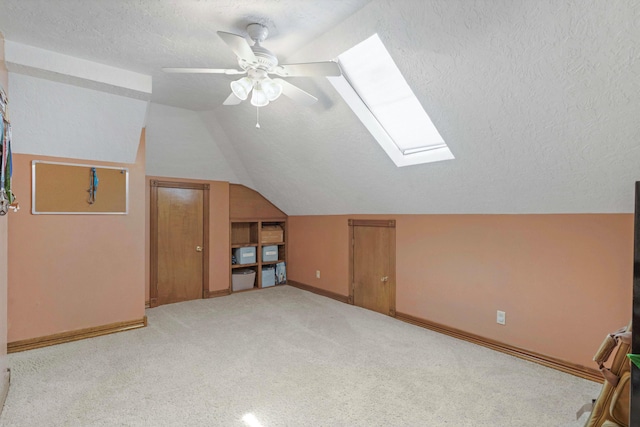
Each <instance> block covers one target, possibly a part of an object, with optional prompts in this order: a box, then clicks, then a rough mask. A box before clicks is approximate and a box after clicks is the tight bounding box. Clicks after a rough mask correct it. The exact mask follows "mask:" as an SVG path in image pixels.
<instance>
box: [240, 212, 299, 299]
mask: <svg viewBox="0 0 640 427" xmlns="http://www.w3.org/2000/svg"><path fill="white" fill-rule="evenodd" d="M272 228H275V229H276V230H273V229H272ZM279 229H281V230H282V237H281V238H277V239H276V240H274V235H278V232H277V230H279ZM230 235H231V238H230V251H231V254H232V255H233V252H234V249H237V248H247V247H254V248H255V251H256V262H255V263H251V264H233V262H232V263H231V266H230V268H231V275H230V277H231V282H230V283H229V289H230V290H231V291H232V292H233V286H232V284H233V272H234V270H236V269H240V268H249V269H252V270H254V271H255V272H256V279H255V283H254V286H253V288H252V289H261V288H262V287H263V286H262V271H263V267H267V266H275V265H276V264H279V263H282V262H285V263H286V260H287V244H286V240H287V219H286V218H276V219H272V218H269V219H264V220H263V219H231V224H230ZM265 246H277V247H278V259H277V260H274V261H264V260H263V256H262V252H263V251H262V249H263V248H264V247H265ZM278 284H281V283H278ZM236 292H237V291H236Z"/></svg>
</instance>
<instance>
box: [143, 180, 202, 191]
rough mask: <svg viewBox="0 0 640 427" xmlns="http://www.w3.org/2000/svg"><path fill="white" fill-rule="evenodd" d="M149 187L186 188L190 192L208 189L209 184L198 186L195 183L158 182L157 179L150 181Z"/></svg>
mask: <svg viewBox="0 0 640 427" xmlns="http://www.w3.org/2000/svg"><path fill="white" fill-rule="evenodd" d="M150 185H151V187H166V188H188V189H192V190H208V189H209V184H200V183H197V182H178V181H159V180H157V179H152V180H151V183H150Z"/></svg>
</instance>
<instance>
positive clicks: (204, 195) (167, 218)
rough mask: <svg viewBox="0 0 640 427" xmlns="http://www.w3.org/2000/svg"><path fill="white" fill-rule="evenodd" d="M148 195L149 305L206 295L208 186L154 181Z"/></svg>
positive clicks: (153, 305) (187, 299)
mask: <svg viewBox="0 0 640 427" xmlns="http://www.w3.org/2000/svg"><path fill="white" fill-rule="evenodd" d="M154 184H155V185H154ZM151 195H152V201H151V212H152V215H151V217H152V221H151V223H152V224H151V226H152V230H151V234H152V239H151V242H152V261H155V262H152V280H151V289H150V306H152V307H155V306H157V305H162V304H171V303H174V302H181V301H189V300H193V299H199V298H203V297H206V296H208V282H209V280H208V268H207V265H208V262H207V261H208V255H207V254H208V251H207V243H208V217H209V215H208V205H209V202H208V198H209V197H208V185H202V184H183V183H166V182H160V181H154V182H152V192H151Z"/></svg>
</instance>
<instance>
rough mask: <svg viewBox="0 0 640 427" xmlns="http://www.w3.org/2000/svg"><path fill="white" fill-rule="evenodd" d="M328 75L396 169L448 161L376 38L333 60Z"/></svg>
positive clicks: (448, 154) (443, 147) (441, 143)
mask: <svg viewBox="0 0 640 427" xmlns="http://www.w3.org/2000/svg"><path fill="white" fill-rule="evenodd" d="M338 62H339V64H340V67H341V68H342V72H343V74H344V75H343V76H340V77H327V78H328V79H329V81H330V82H331V84H332V85H333V86H334V87H335V88H336V90H337V91H338V93H340V95H341V96H342V97H343V98H344V100H345V101H346V102H347V104H348V105H349V107H351V109H352V110H353V111H354V113H356V115H357V116H358V118H359V119H360V120H361V121H362V123H363V124H364V125H365V126H366V127H367V129H368V130H369V132H371V134H372V135H373V136H374V137H375V138H376V140H377V141H378V143H379V144H380V146H381V147H382V148H383V149H384V151H385V152H386V153H387V155H388V156H389V157H390V158H391V160H393V162H394V163H395V164H396V166H398V167H401V166H409V165H415V164H419V163H430V162H437V161H440V160H449V159H453V158H454V157H453V154H452V153H451V151H450V150H449V147H447V144H446V143H445V142H444V140H443V139H442V136H440V133H439V132H438V130H437V129H436V127H435V126H434V124H433V122H432V121H431V119H430V118H429V116H428V115H427V113H426V112H425V111H424V109H423V108H422V105H420V101H418V98H416V96H415V95H414V94H413V91H412V90H411V88H410V87H409V85H408V84H407V82H406V80H405V79H404V77H402V73H401V72H400V70H399V69H398V67H397V66H396V64H395V62H393V59H392V58H391V55H390V54H389V52H388V51H387V49H386V48H385V47H384V45H383V44H382V41H381V40H380V38H379V37H378V35H377V34H374V35H373V36H371V37H369V38H368V39H366V40H365V41H363V42H361V43H359V44H357V45H356V46H354V47H352V48H351V49H349V50H347V51H346V52H344V53H343V54H341V55H340V56H338Z"/></svg>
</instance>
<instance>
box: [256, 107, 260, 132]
mask: <svg viewBox="0 0 640 427" xmlns="http://www.w3.org/2000/svg"><path fill="white" fill-rule="evenodd" d="M256 127H257V128H258V129H260V107H256Z"/></svg>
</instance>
